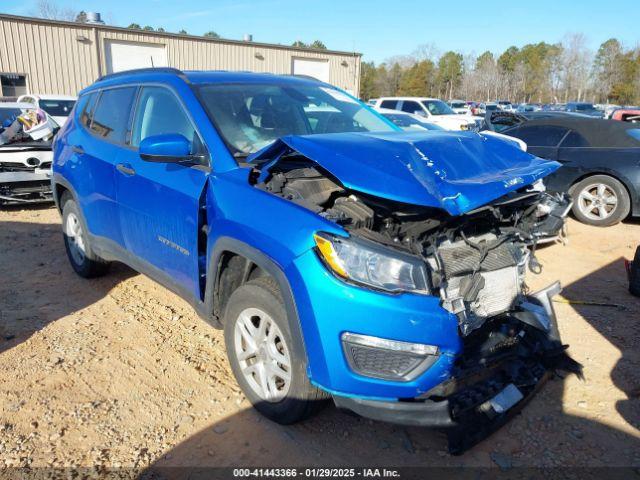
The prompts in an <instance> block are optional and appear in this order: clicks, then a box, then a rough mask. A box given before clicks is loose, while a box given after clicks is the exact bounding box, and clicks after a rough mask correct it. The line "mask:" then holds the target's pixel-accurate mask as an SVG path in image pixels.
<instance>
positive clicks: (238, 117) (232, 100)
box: [198, 84, 394, 156]
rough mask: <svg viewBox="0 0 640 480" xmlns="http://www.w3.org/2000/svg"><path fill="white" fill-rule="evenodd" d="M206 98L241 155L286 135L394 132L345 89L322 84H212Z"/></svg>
mask: <svg viewBox="0 0 640 480" xmlns="http://www.w3.org/2000/svg"><path fill="white" fill-rule="evenodd" d="M198 90H199V93H200V98H201V99H202V102H203V104H204V106H205V108H206V109H207V111H208V113H209V116H210V118H211V119H212V121H213V123H214V124H215V125H216V127H217V128H218V131H219V132H220V134H221V135H222V137H223V138H224V140H225V141H226V143H227V145H229V146H230V147H231V149H232V153H233V154H234V155H235V156H246V155H247V154H251V153H254V152H257V151H258V150H260V149H261V148H262V147H264V146H266V145H268V144H270V143H271V142H273V141H274V140H276V139H277V138H279V137H282V136H284V135H310V134H317V133H341V132H373V131H394V128H393V127H392V126H391V125H389V124H388V123H387V122H386V121H385V120H383V119H382V118H381V117H379V116H378V115H376V114H375V113H373V112H372V111H371V110H369V109H367V108H365V107H363V106H362V105H361V104H360V103H359V102H358V101H356V100H354V99H352V98H351V97H349V96H348V95H346V94H345V93H343V92H341V91H340V90H336V89H333V88H330V87H325V86H320V85H303V86H300V85H295V86H292V85H273V84H269V85H261V84H244V85H237V84H234V85H229V84H211V85H203V86H201V87H199V88H198Z"/></svg>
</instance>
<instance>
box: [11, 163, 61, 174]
mask: <svg viewBox="0 0 640 480" xmlns="http://www.w3.org/2000/svg"><path fill="white" fill-rule="evenodd" d="M49 165H51V163H50V162H49ZM35 169H36V168H35V167H30V166H29V165H25V164H23V163H12V162H0V172H33V171H35Z"/></svg>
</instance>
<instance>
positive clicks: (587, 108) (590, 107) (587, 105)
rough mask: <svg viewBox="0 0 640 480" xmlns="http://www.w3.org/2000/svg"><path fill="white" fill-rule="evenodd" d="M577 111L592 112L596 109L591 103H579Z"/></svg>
mask: <svg viewBox="0 0 640 480" xmlns="http://www.w3.org/2000/svg"><path fill="white" fill-rule="evenodd" d="M576 110H577V111H579V112H586V111H590V110H595V107H594V106H593V105H591V104H590V103H578V104H577V105H576Z"/></svg>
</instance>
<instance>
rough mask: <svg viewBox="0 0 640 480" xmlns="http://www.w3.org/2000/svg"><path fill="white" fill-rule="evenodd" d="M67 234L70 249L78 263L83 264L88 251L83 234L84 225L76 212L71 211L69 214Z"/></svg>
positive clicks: (66, 226)
mask: <svg viewBox="0 0 640 480" xmlns="http://www.w3.org/2000/svg"><path fill="white" fill-rule="evenodd" d="M65 235H66V236H67V239H68V242H69V251H70V252H71V256H72V257H73V260H74V261H75V262H76V264H78V265H81V264H82V263H83V262H84V259H85V256H86V253H85V245H84V238H83V236H82V225H81V224H80V220H79V219H78V216H77V215H76V214H75V213H69V215H67V222H66V225H65Z"/></svg>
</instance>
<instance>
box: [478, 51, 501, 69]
mask: <svg viewBox="0 0 640 480" xmlns="http://www.w3.org/2000/svg"><path fill="white" fill-rule="evenodd" d="M495 62H496V59H495V58H494V57H493V53H491V52H490V51H488V50H487V51H486V52H484V53H483V54H481V55H480V56H479V57H478V58H476V69H478V70H482V69H485V68H489V67H492V66H493V65H494V64H495Z"/></svg>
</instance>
